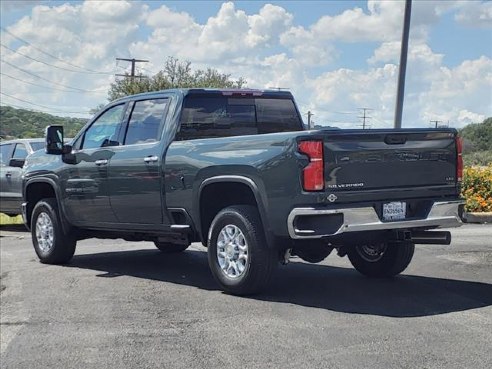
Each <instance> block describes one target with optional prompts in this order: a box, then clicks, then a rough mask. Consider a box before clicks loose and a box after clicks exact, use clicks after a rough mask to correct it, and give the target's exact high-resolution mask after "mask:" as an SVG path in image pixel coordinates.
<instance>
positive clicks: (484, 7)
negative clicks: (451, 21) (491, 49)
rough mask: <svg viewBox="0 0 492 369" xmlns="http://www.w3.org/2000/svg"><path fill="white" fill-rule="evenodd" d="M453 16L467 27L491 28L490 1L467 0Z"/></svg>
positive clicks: (491, 4)
mask: <svg viewBox="0 0 492 369" xmlns="http://www.w3.org/2000/svg"><path fill="white" fill-rule="evenodd" d="M455 18H456V20H457V21H458V22H459V23H461V24H463V25H466V26H468V27H480V28H492V2H490V1H484V2H479V1H469V2H468V4H466V6H463V7H462V8H461V9H460V11H459V12H458V13H457V14H456V16H455Z"/></svg>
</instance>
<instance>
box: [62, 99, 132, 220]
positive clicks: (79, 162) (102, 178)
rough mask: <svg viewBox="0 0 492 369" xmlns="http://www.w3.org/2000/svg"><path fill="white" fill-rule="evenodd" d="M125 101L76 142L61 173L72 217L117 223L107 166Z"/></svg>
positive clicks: (94, 124) (96, 121)
mask: <svg viewBox="0 0 492 369" xmlns="http://www.w3.org/2000/svg"><path fill="white" fill-rule="evenodd" d="M125 108H126V105H125V104H119V105H115V106H112V107H110V108H108V109H107V110H106V111H105V112H103V113H102V114H101V115H99V117H98V118H97V119H96V120H94V122H93V123H92V124H91V125H90V126H89V127H88V128H87V130H86V131H85V132H84V133H83V135H82V136H81V137H79V139H77V142H76V144H75V147H74V150H73V152H72V154H71V155H70V159H69V160H68V162H67V163H66V164H65V166H64V169H63V171H62V173H61V175H60V179H61V183H62V191H63V195H64V203H65V210H66V212H67V215H68V217H69V219H72V220H74V221H75V222H78V223H83V224H87V225H99V224H101V223H114V222H116V217H115V215H114V213H113V211H112V209H111V205H110V203H109V188H108V167H109V163H110V162H111V160H112V157H113V156H114V148H115V147H117V146H115V145H118V144H119V143H118V136H119V134H120V129H121V127H122V123H123V119H124V115H125Z"/></svg>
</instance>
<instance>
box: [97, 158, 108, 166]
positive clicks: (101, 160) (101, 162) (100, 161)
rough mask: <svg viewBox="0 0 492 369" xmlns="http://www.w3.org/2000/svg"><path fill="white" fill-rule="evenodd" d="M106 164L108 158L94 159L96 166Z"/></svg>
mask: <svg viewBox="0 0 492 369" xmlns="http://www.w3.org/2000/svg"><path fill="white" fill-rule="evenodd" d="M106 164H108V160H107V159H99V160H96V165H97V166H100V165H106Z"/></svg>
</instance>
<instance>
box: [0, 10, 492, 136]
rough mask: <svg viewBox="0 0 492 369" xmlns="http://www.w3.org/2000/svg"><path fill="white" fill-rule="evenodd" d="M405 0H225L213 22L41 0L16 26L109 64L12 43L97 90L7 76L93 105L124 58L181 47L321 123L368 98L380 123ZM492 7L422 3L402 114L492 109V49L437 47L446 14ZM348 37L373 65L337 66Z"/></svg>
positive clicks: (8, 88)
mask: <svg viewBox="0 0 492 369" xmlns="http://www.w3.org/2000/svg"><path fill="white" fill-rule="evenodd" d="M403 7H404V3H403V2H397V1H375V0H370V1H368V2H367V8H365V7H354V8H352V9H347V10H345V11H343V12H341V13H340V14H337V15H331V16H327V15H322V14H320V16H319V19H317V20H316V21H315V22H313V23H312V24H303V25H301V24H299V23H298V19H296V17H295V16H294V15H293V14H290V13H289V12H288V11H286V10H285V9H284V8H283V7H281V6H278V5H272V4H266V5H264V6H263V7H261V9H260V10H259V11H258V12H257V13H254V14H248V13H246V12H245V11H244V10H242V9H241V3H234V2H224V3H223V4H222V5H221V7H220V9H219V11H218V12H217V13H216V14H214V15H213V16H211V17H210V18H208V19H207V20H206V21H205V22H198V21H197V20H195V18H194V17H193V16H192V15H191V14H189V13H186V12H180V11H175V10H173V9H171V8H169V7H168V6H166V5H162V6H160V7H159V8H157V9H154V10H150V8H149V7H148V6H147V5H146V4H145V3H142V2H133V1H120V2H115V1H85V2H82V3H66V4H60V3H56V5H51V4H49V6H47V5H37V6H34V7H33V8H32V10H31V11H30V13H29V15H28V16H25V17H23V18H21V19H19V20H18V21H17V22H16V23H15V24H13V25H11V26H9V27H8V30H9V31H10V32H12V33H13V34H15V35H18V36H20V37H21V38H23V39H26V40H29V41H30V42H32V43H33V44H34V45H38V46H39V47H40V48H42V49H43V50H46V51H47V52H49V53H51V54H53V55H56V56H57V57H58V58H61V59H63V60H67V61H69V62H70V63H72V64H74V65H77V66H80V67H82V68H84V70H85V71H87V69H90V70H94V71H107V72H108V74H101V75H98V74H89V73H88V74H82V73H73V72H67V71H63V70H60V69H56V68H53V67H51V66H47V65H43V64H40V63H38V62H35V61H32V60H28V59H26V58H25V57H23V56H21V55H19V54H15V53H12V52H10V51H8V50H6V49H2V58H3V59H4V60H6V61H7V62H9V63H11V64H13V65H14V66H17V67H20V68H23V69H25V70H28V71H30V72H32V73H35V74H38V75H40V76H44V77H45V78H46V79H48V80H51V81H55V82H56V83H58V84H59V85H57V86H56V88H59V89H62V90H63V89H65V88H63V87H61V86H60V84H61V85H66V86H72V87H75V88H79V89H82V90H91V91H93V90H96V91H95V92H94V91H93V92H86V93H80V91H79V92H74V90H73V89H72V90H71V92H62V91H57V90H52V91H50V90H49V89H39V88H37V87H34V86H30V85H26V84H22V83H20V82H19V83H16V82H14V83H12V82H13V81H12V80H11V79H8V77H4V76H2V92H4V93H8V94H10V95H13V96H15V97H18V98H23V99H25V100H29V101H33V102H36V103H39V104H42V105H48V106H53V107H58V108H59V109H65V108H66V109H70V110H83V109H86V110H88V109H89V108H91V107H94V106H96V105H98V104H100V103H101V102H104V101H105V97H106V94H105V92H103V93H100V92H99V93H98V92H97V91H100V90H105V89H106V88H107V87H108V86H109V82H110V81H111V80H112V79H113V78H114V77H113V75H112V74H113V73H115V72H118V73H122V72H123V71H124V70H123V69H117V70H115V57H135V58H144V59H149V60H150V61H151V63H148V64H145V65H140V66H143V67H145V68H146V69H150V70H153V71H157V70H158V69H160V67H161V66H162V63H163V62H164V60H166V58H167V57H168V56H174V57H177V58H179V59H181V60H190V61H191V62H192V63H193V67H194V68H207V67H212V68H217V69H218V70H219V71H221V72H224V73H231V74H232V77H233V78H238V77H239V76H243V77H245V78H246V80H247V81H248V86H249V87H253V88H266V87H284V88H290V89H291V90H292V92H293V93H294V95H295V96H296V97H297V100H298V103H299V105H300V108H301V110H302V111H303V112H304V113H305V112H306V111H307V109H310V110H311V111H313V112H314V113H315V121H316V122H318V123H325V124H332V123H333V122H334V121H340V120H344V121H348V122H352V123H354V124H355V123H357V122H358V118H357V115H358V111H357V109H358V108H360V107H370V108H372V109H374V110H373V111H371V114H370V115H371V116H372V117H373V118H372V119H371V123H372V126H373V127H381V126H387V127H390V126H391V122H392V119H393V113H394V104H395V93H396V78H397V73H398V67H397V65H398V62H399V53H400V38H401V27H402V17H403ZM489 9H490V3H488V4H486V3H477V2H469V1H414V2H413V11H412V29H411V41H410V48H409V59H408V68H407V86H406V92H407V93H406V97H405V107H404V124H405V122H406V124H407V125H408V126H410V125H411V126H427V125H428V120H430V119H439V120H443V121H447V120H448V119H449V120H450V121H451V122H453V123H455V124H457V125H463V124H465V123H467V122H469V121H472V120H477V119H478V120H480V119H481V117H483V116H485V115H491V112H492V107H491V100H492V98H491V95H490V94H491V86H492V81H491V78H492V77H490V75H491V73H492V72H491V70H490V69H491V66H490V63H491V60H490V57H488V56H487V57H485V56H484V57H481V58H477V59H475V60H468V61H464V62H463V63H462V64H460V65H458V66H456V67H453V68H451V67H448V66H446V64H445V56H444V55H443V54H440V53H436V52H435V51H434V50H432V48H431V47H430V46H429V45H430V42H429V38H430V35H431V30H432V29H433V28H432V27H435V26H437V25H438V24H440V21H441V19H442V17H443V16H444V15H449V14H451V15H452V16H455V17H456V20H457V22H460V23H461V24H469V23H474V24H475V25H476V26H477V27H478V26H480V24H481V23H480V22H481V20H483V22H484V24H485V23H487V22H488V21H489V19H490V17H489V15H490V14H489V12H490V11H489ZM488 17H489V18H488ZM451 18H452V17H451ZM147 30H150V33H147ZM2 43H3V44H6V45H7V46H9V47H12V48H14V49H16V50H17V51H18V52H21V53H24V54H26V55H30V56H32V57H33V58H36V59H39V60H43V61H46V62H48V63H50V64H54V65H56V66H58V67H62V68H66V69H76V70H81V68H77V67H73V66H70V65H67V64H66V63H63V62H61V61H60V60H57V59H53V58H50V57H48V56H47V55H45V54H43V53H41V52H39V51H38V50H36V48H34V47H32V46H30V45H22V43H20V42H19V41H18V40H15V39H14V38H12V37H11V36H9V35H8V34H7V33H4V32H2ZM346 43H350V44H352V43H361V44H362V43H364V47H367V46H366V45H371V46H372V45H376V46H373V47H374V50H373V52H372V56H370V57H369V58H367V60H366V62H367V64H366V65H363V66H360V67H359V68H357V69H349V68H336V69H334V67H333V66H334V65H335V64H334V62H337V63H340V60H339V58H340V56H341V55H344V53H343V52H344V50H343V49H341V48H340V45H342V46H343V44H346ZM120 65H121V66H122V67H127V66H128V64H126V63H121V64H120ZM2 73H8V74H9V75H11V76H14V77H17V78H21V79H23V80H26V81H29V82H33V83H39V84H43V85H48V84H47V83H46V82H43V81H40V80H38V79H36V78H35V77H32V76H29V75H26V74H25V73H23V72H21V71H19V70H17V69H15V68H13V67H11V66H9V65H5V64H4V65H2ZM54 87H55V86H54ZM7 100H8V99H7ZM340 112H342V113H347V112H352V114H345V115H340ZM347 127H349V126H348V125H347Z"/></svg>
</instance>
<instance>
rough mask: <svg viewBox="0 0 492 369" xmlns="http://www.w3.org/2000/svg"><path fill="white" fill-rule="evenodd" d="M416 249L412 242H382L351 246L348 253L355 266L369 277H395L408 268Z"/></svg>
mask: <svg viewBox="0 0 492 369" xmlns="http://www.w3.org/2000/svg"><path fill="white" fill-rule="evenodd" d="M414 251H415V245H414V244H413V243H411V242H381V243H378V244H369V245H358V246H354V247H351V248H349V249H348V250H347V255H348V258H349V260H350V263H351V264H352V265H353V266H354V268H355V269H357V271H359V272H360V273H362V274H364V275H366V276H368V277H393V276H395V275H397V274H400V273H401V272H403V271H404V270H405V269H406V268H407V266H408V265H409V264H410V261H412V257H413V253H414Z"/></svg>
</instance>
